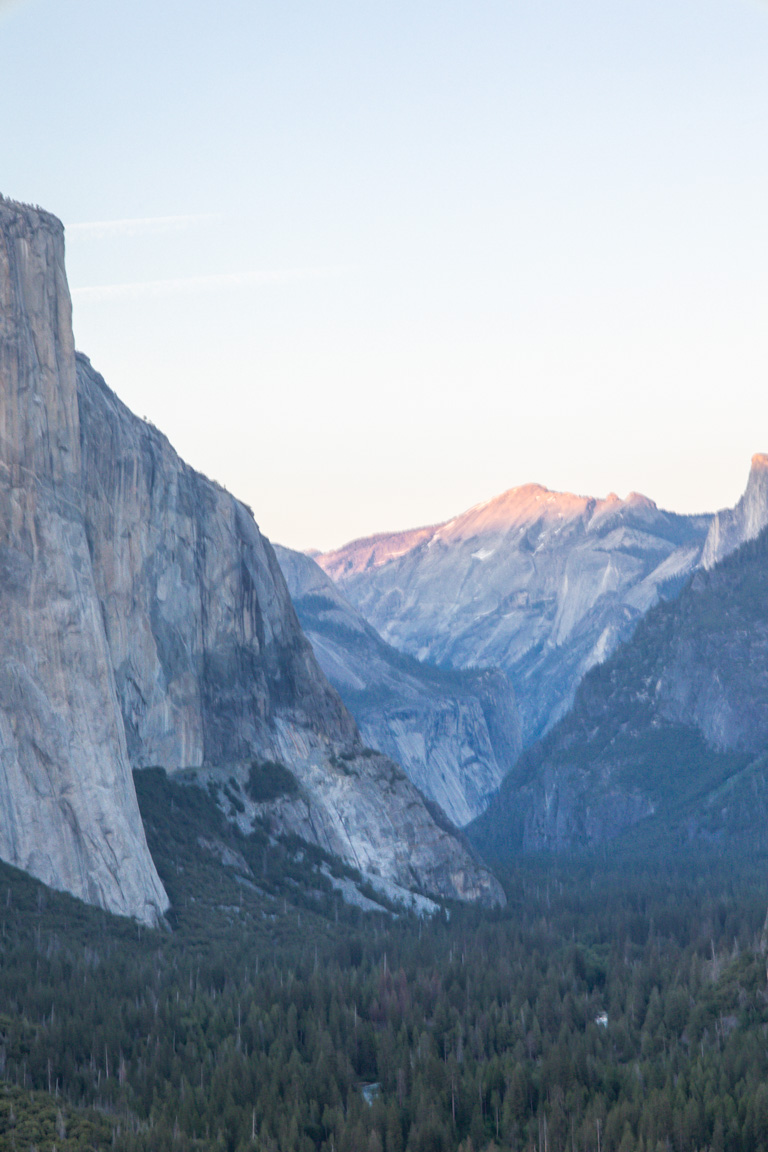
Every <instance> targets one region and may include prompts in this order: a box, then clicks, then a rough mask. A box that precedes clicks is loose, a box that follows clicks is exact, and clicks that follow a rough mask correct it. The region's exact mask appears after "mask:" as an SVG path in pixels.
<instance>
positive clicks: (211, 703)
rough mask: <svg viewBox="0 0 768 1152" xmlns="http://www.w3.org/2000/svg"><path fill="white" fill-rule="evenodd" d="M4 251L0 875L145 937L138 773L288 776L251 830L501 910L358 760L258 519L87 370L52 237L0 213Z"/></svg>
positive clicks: (457, 852) (38, 215)
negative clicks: (135, 925) (302, 842)
mask: <svg viewBox="0 0 768 1152" xmlns="http://www.w3.org/2000/svg"><path fill="white" fill-rule="evenodd" d="M0 245H1V249H0V302H1V303H2V313H1V319H0V323H1V324H2V327H1V328H0V385H1V386H2V411H1V412H0V439H1V442H0V465H1V466H2V475H0V508H1V509H2V515H3V525H2V535H1V538H0V580H2V586H3V593H4V595H3V597H2V603H1V605H0V635H1V637H2V648H1V651H2V660H1V661H0V740H2V748H1V749H0V754H2V757H3V764H4V769H5V771H4V773H3V779H2V781H1V782H0V856H2V857H3V858H4V859H6V860H9V861H10V862H12V863H14V864H18V865H19V866H20V867H22V868H25V869H27V870H28V871H30V872H32V873H33V874H34V875H36V876H39V877H40V878H41V879H43V880H45V881H46V882H47V883H49V884H52V885H54V886H56V887H60V888H64V889H67V890H68V891H71V892H73V893H74V894H75V895H78V896H80V897H82V898H83V899H85V900H89V901H92V902H95V903H99V904H101V905H102V906H103V907H106V908H108V909H110V910H112V911H119V912H124V913H126V914H129V915H133V916H137V917H138V918H140V919H143V920H146V921H153V920H155V919H157V917H158V916H159V915H160V914H161V913H162V911H163V910H164V909H165V908H166V907H167V898H166V896H165V893H164V891H163V889H162V886H161V884H160V882H159V880H158V877H157V875H156V873H155V870H154V866H153V864H152V861H151V859H150V856H149V853H148V850H147V847H146V842H145V839H144V832H143V828H142V825H141V820H140V816H139V811H138V807H137V804H136V797H135V793H134V790H133V782H132V778H131V772H130V769H131V767H132V766H133V767H143V766H147V765H157V766H162V767H165V768H166V769H167V770H168V771H169V772H177V771H184V772H185V774H186V778H189V774H190V770H192V775H193V777H194V778H196V779H198V780H199V781H200V782H203V783H207V782H209V781H211V782H212V781H214V780H218V781H221V780H224V779H227V780H229V779H231V780H233V781H234V782H235V784H236V785H237V783H238V781H239V783H240V784H241V785H242V784H244V783H245V781H246V780H247V777H248V773H249V772H250V771H251V769H252V767H253V764H254V763H263V762H265V761H274V762H279V763H281V764H283V765H286V766H287V768H288V769H290V771H291V773H292V774H293V776H294V778H295V780H296V781H297V787H296V789H295V790H294V791H293V792H292V793H291V795H289V796H285V797H277V798H275V799H274V800H273V801H272V802H270V803H267V804H262V805H260V806H259V810H258V812H255V811H252V812H251V815H257V816H258V817H259V818H260V819H264V820H268V821H269V822H270V825H271V827H272V829H273V831H274V832H276V833H280V832H296V833H298V834H299V835H302V836H304V838H306V839H309V840H311V841H313V842H315V843H318V844H320V845H321V846H322V847H324V848H327V849H328V850H330V851H332V852H335V853H337V854H338V855H340V856H342V857H343V858H344V859H346V860H348V861H349V862H350V863H352V864H354V865H355V866H357V867H360V868H361V869H362V870H363V871H365V872H367V873H370V874H371V875H376V876H380V877H381V878H382V879H384V880H386V881H387V882H389V883H392V884H395V885H399V886H401V887H402V888H406V889H408V888H413V887H415V888H419V889H421V890H424V891H426V892H428V893H430V894H433V895H438V896H445V897H451V898H456V899H471V900H480V901H483V902H487V903H491V904H493V903H497V902H503V894H502V893H501V889H500V888H499V886H498V884H497V883H496V881H495V880H494V879H493V877H492V876H490V874H489V873H488V872H487V870H486V869H485V868H483V866H482V865H480V864H479V863H477V862H476V861H475V860H474V859H473V858H472V856H471V854H469V853H468V851H467V849H466V847H465V846H464V845H463V844H462V843H461V842H460V841H459V840H458V839H457V838H456V836H455V835H453V834H452V832H451V831H450V829H448V828H445V827H441V826H439V824H438V823H436V822H435V819H434V818H433V816H432V814H431V813H430V811H429V809H428V807H427V805H426V803H425V801H424V799H423V797H422V796H421V795H420V793H419V792H418V791H417V790H416V789H415V788H414V787H413V785H412V784H411V783H410V782H409V781H408V780H407V779H406V778H405V777H404V776H403V775H402V773H401V772H400V770H399V769H398V768H397V767H396V766H395V765H393V764H391V763H390V762H389V761H388V760H387V759H386V758H385V757H383V756H377V755H375V754H372V755H369V754H367V753H366V750H365V748H364V746H363V744H362V741H361V739H360V736H359V733H358V731H357V728H356V726H355V723H354V721H353V719H352V717H351V716H350V715H349V713H348V712H347V710H346V709H345V707H344V705H343V704H342V702H341V700H340V699H339V697H338V695H337V694H336V692H335V691H334V690H333V689H332V688H331V686H330V685H329V684H328V682H327V681H326V679H325V677H324V675H323V673H322V671H321V670H320V668H319V666H318V665H317V662H316V661H315V658H314V656H313V653H312V649H311V647H310V645H309V643H308V641H307V640H306V638H305V637H304V635H303V634H302V631H301V628H300V625H299V622H298V619H297V617H296V614H295V612H294V610H293V607H292V604H291V600H290V596H289V593H288V590H287V588H286V585H285V581H284V579H283V576H282V573H281V571H280V567H279V565H278V563H277V560H276V559H275V555H274V553H273V551H272V548H271V546H270V544H269V542H268V541H267V540H266V539H265V538H264V537H262V535H261V533H260V532H259V529H258V527H257V525H256V523H255V521H254V519H253V516H252V515H251V513H250V511H249V510H248V509H247V508H246V507H245V506H244V505H243V504H241V503H239V502H238V501H237V500H235V499H234V498H233V497H231V496H230V495H229V494H228V493H226V492H225V491H224V490H223V489H221V488H220V487H218V486H217V485H215V484H214V483H212V482H211V481H209V480H207V479H206V478H205V477H203V476H201V475H200V474H198V473H196V472H195V471H194V470H193V469H191V468H189V467H188V466H187V465H185V464H184V463H183V462H182V461H181V460H180V459H179V458H178V456H177V455H176V453H175V452H174V451H173V449H172V448H171V446H170V444H169V443H168V441H167V440H166V438H165V437H164V436H162V435H161V434H160V433H159V432H158V431H157V430H156V429H154V428H153V427H152V426H151V425H149V424H147V423H146V422H144V421H141V420H139V419H138V418H137V417H135V416H134V415H133V414H132V413H131V412H130V411H129V410H128V409H127V408H126V407H125V405H123V404H121V402H120V401H119V400H118V399H117V397H116V396H115V395H114V394H113V393H112V392H111V391H110V390H109V388H108V387H107V386H106V384H105V383H104V381H103V380H102V379H101V377H100V376H99V375H98V374H97V373H96V372H94V370H93V369H92V368H91V366H90V363H89V362H88V360H87V359H86V358H85V357H78V358H77V359H76V357H75V352H74V346H73V339H72V330H71V312H70V304H69V295H68V291H67V287H66V278H65V273H64V248H63V230H62V227H61V225H60V224H59V222H58V221H56V220H55V219H54V218H53V217H51V216H49V215H47V214H46V213H42V212H39V211H36V210H33V209H28V208H24V207H22V206H20V205H16V204H9V203H7V202H4V203H3V204H2V206H1V207H0ZM339 766H341V767H339ZM243 807H244V806H243ZM253 807H254V806H253V805H252V806H251V808H252V809H253ZM231 815H232V816H233V818H237V819H238V820H240V821H241V822H242V820H241V817H242V812H237V811H234V812H233V813H231Z"/></svg>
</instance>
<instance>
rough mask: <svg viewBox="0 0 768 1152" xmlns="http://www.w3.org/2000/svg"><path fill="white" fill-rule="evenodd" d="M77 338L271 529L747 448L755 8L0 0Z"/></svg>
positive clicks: (695, 463) (754, 276)
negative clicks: (62, 256)
mask: <svg viewBox="0 0 768 1152" xmlns="http://www.w3.org/2000/svg"><path fill="white" fill-rule="evenodd" d="M0 91H1V92H2V100H3V109H4V115H3V117H2V122H1V123H0V191H1V192H2V193H3V194H5V195H6V196H10V197H13V198H14V199H18V200H24V201H27V202H31V203H37V204H41V205H42V206H43V207H45V208H47V209H49V210H50V211H52V212H54V213H55V214H56V215H57V216H59V217H60V218H61V219H62V220H63V221H64V224H65V227H66V237H67V264H68V272H69V281H70V287H71V290H72V295H73V302H74V322H75V336H76V342H77V346H78V348H79V349H80V350H82V351H83V352H85V353H87V354H88V355H89V356H90V358H91V360H92V362H93V364H94V366H95V367H96V368H97V369H98V370H99V371H100V372H101V373H102V374H103V375H104V377H105V378H106V380H107V382H108V383H109V384H110V385H111V387H113V388H114V389H115V391H116V392H117V393H118V394H119V395H120V396H121V398H122V399H123V400H125V402H126V403H127V404H129V405H130V407H131V408H132V409H133V410H134V411H135V412H137V413H138V414H139V415H141V416H147V417H148V418H149V419H151V420H152V421H153V422H154V423H155V424H156V425H157V426H158V427H159V428H161V429H162V430H163V431H164V432H165V433H166V434H167V435H168V436H169V438H170V440H171V442H172V443H173V444H174V446H175V447H176V448H177V450H178V451H179V452H180V454H181V455H182V456H183V457H184V458H185V459H186V460H188V461H189V462H190V463H191V464H193V465H194V466H195V467H196V468H199V469H200V470H201V471H203V472H205V473H207V474H208V475H210V476H212V477H213V478H215V479H216V480H218V481H219V482H220V483H222V484H224V485H225V486H226V487H227V488H228V489H229V490H230V491H231V492H233V493H234V494H235V495H237V496H239V497H240V498H242V499H243V500H245V501H246V502H247V503H248V504H250V505H251V507H252V508H253V510H254V513H255V515H256V519H257V521H258V522H259V525H260V527H261V528H262V530H263V531H265V532H266V533H267V535H269V536H270V537H271V538H272V539H274V540H276V541H279V542H281V543H283V544H286V545H289V546H292V547H297V548H310V547H316V548H323V549H325V548H331V547H334V546H337V545H340V544H342V543H344V542H345V541H347V540H349V539H352V538H354V537H357V536H361V535H367V534H370V533H373V532H377V531H389V530H396V529H401V528H407V527H413V526H416V525H421V524H429V523H435V522H438V521H441V520H445V519H448V518H450V517H452V516H453V515H455V514H458V513H460V512H461V511H463V510H464V509H466V508H468V507H469V506H471V505H473V504H475V503H478V502H480V501H482V500H486V499H488V498H490V497H492V496H494V495H495V494H497V493H500V492H502V491H504V490H506V489H508V488H511V487H515V486H517V485H520V484H524V483H528V482H538V483H541V484H544V485H546V486H547V487H549V488H552V489H558V490H566V491H573V492H577V493H580V494H592V495H595V496H603V495H606V494H607V493H608V492H609V491H615V492H618V493H619V495H626V494H627V493H628V492H630V491H633V490H634V491H640V492H643V493H644V494H645V495H647V496H650V497H651V498H652V499H654V500H656V502H657V503H658V504H659V505H661V506H663V507H666V508H671V509H674V510H678V511H684V512H694V511H706V510H713V509H715V508H719V507H724V506H727V505H730V504H733V503H734V502H735V501H736V500H737V499H738V497H739V495H740V493H741V492H742V490H743V488H744V486H745V483H746V478H747V473H748V468H749V459H750V457H751V455H752V454H753V453H754V452H758V451H768V323H767V322H766V320H767V318H768V211H767V210H766V205H768V3H765V2H759V3H758V0H622V2H621V3H620V4H617V3H616V0H580V3H578V4H574V3H573V0H504V2H501V0H462V2H457V0H416V2H414V0H408V2H407V3H406V2H401V0H320V2H318V0H280V3H276V2H274V0H273V2H272V3H265V2H262V0H219V2H218V3H217V4H215V5H213V4H211V3H210V0H208V2H206V3H203V2H202V0H183V2H182V0H131V3H130V4H128V3H126V2H124V0H110V3H108V4H105V3H104V2H103V0H67V2H66V3H62V2H61V0H0Z"/></svg>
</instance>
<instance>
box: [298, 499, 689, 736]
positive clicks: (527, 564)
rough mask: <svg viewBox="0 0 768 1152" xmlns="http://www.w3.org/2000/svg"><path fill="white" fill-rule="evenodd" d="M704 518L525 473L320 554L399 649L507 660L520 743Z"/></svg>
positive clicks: (640, 606) (665, 577) (463, 662)
mask: <svg viewBox="0 0 768 1152" xmlns="http://www.w3.org/2000/svg"><path fill="white" fill-rule="evenodd" d="M708 526H709V518H708V517H703V516H702V517H686V516H676V515H673V514H671V513H668V512H663V511H661V510H660V509H658V508H657V507H656V505H655V504H653V502H652V501H650V500H647V499H645V498H644V497H642V496H638V495H636V494H633V495H631V496H629V497H628V498H627V499H626V500H619V499H618V497H616V496H609V497H608V498H607V499H606V500H593V499H589V498H587V497H581V496H572V495H569V494H567V493H557V492H549V491H547V489H546V488H541V487H540V486H539V485H536V484H529V485H526V486H525V487H523V488H516V489H512V490H511V491H510V492H506V493H504V494H503V495H502V496H499V497H498V498H497V499H495V500H491V501H489V502H488V503H487V504H482V505H479V506H478V507H477V508H472V509H470V510H469V512H466V513H464V515H462V516H459V517H457V518H456V519H454V520H451V521H449V522H448V523H447V524H442V525H438V526H436V527H434V528H429V529H421V530H419V531H416V532H405V533H395V534H393V535H391V536H379V537H373V538H371V539H369V540H360V541H355V542H353V543H352V544H348V545H347V546H345V547H344V548H341V549H339V550H338V551H336V552H330V553H327V554H325V555H322V556H319V557H317V560H318V563H319V564H320V565H321V567H322V568H323V569H324V570H325V571H326V572H327V573H328V574H329V575H331V576H332V577H333V579H334V580H336V581H337V582H338V584H339V586H340V587H341V588H342V590H343V592H344V594H345V595H346V596H347V597H348V598H349V599H350V600H351V601H352V603H353V604H354V605H355V606H356V607H357V608H358V609H359V610H360V612H361V613H362V614H363V616H364V617H365V618H366V619H367V620H369V621H370V623H371V624H372V625H373V626H374V627H375V628H376V630H377V631H378V632H379V633H380V634H381V636H382V637H383V638H384V639H385V640H386V641H388V642H389V643H391V644H393V645H394V646H395V647H396V648H400V649H401V650H403V651H405V652H408V653H409V654H411V655H414V656H416V657H417V658H419V659H422V660H429V661H432V662H434V663H437V664H439V665H441V666H443V665H444V664H446V663H448V664H450V665H451V666H452V667H455V668H466V667H488V666H496V667H499V668H501V669H503V671H504V672H506V674H507V675H508V676H509V679H510V680H511V682H512V685H513V688H514V691H515V696H516V699H517V704H518V708H519V710H520V716H521V721H522V731H523V742H524V743H525V744H530V743H532V742H533V741H534V740H535V739H537V738H538V737H539V736H540V735H541V734H542V733H543V732H545V731H546V730H547V729H548V728H549V727H551V726H552V724H553V723H555V721H556V720H557V719H558V718H559V717H561V716H562V715H564V713H565V712H566V711H567V709H568V708H569V707H570V704H571V703H572V700H573V696H574V693H575V690H576V687H577V685H578V684H579V682H580V680H581V679H582V677H583V676H584V674H585V672H586V671H587V670H588V669H589V668H591V667H592V666H593V665H595V664H597V663H599V662H600V661H602V660H604V659H605V658H606V656H607V655H608V654H609V653H610V652H612V651H613V650H614V649H615V648H616V646H617V645H618V644H619V643H620V642H621V641H622V640H624V639H626V638H627V637H628V636H629V635H631V633H632V630H633V629H634V627H635V625H636V624H637V621H638V620H639V619H640V618H641V617H642V616H643V615H644V613H645V612H647V610H648V608H649V607H650V606H651V605H652V604H654V603H655V602H656V600H657V599H658V596H659V594H660V591H663V590H664V589H665V588H668V587H673V586H674V587H677V586H679V584H680V583H682V582H683V581H684V579H685V577H686V576H687V575H688V574H689V573H690V572H691V571H693V570H694V569H695V567H696V565H697V564H698V562H699V557H700V554H701V548H702V544H703V542H704V538H705V536H706V533H707V528H708Z"/></svg>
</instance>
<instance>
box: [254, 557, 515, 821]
mask: <svg viewBox="0 0 768 1152" xmlns="http://www.w3.org/2000/svg"><path fill="white" fill-rule="evenodd" d="M275 551H276V554H277V558H278V560H279V562H280V566H281V568H282V570H283V573H284V575H285V578H286V581H287V584H288V588H289V591H290V593H291V597H292V599H293V603H294V607H295V608H296V612H297V614H298V617H299V620H300V622H301V626H302V628H303V630H304V633H305V635H306V636H307V638H308V639H309V641H310V643H311V644H312V647H313V649H314V652H315V656H316V657H317V660H318V662H319V664H320V666H321V668H322V669H323V671H324V672H325V674H326V676H327V677H328V679H329V680H330V682H331V683H332V684H333V686H334V687H335V688H336V689H337V691H338V692H339V694H340V695H341V697H342V699H343V700H344V703H345V704H346V705H347V707H348V708H349V710H350V712H351V713H352V715H353V716H354V717H355V720H356V721H357V724H358V727H359V729H360V732H361V734H362V736H363V739H364V740H365V742H366V743H367V744H368V745H369V746H370V747H372V748H377V749H378V750H379V751H380V752H383V753H385V754H386V755H387V756H390V757H391V758H392V759H393V760H395V761H397V763H398V764H400V765H401V766H402V767H403V768H404V770H405V772H406V774H407V775H408V777H409V778H410V779H411V780H412V781H413V782H414V783H415V784H416V785H417V787H418V788H419V789H420V790H421V791H422V792H424V794H425V795H426V796H428V797H430V799H432V800H434V801H435V802H436V803H438V804H439V805H440V807H441V808H442V809H443V811H444V812H445V813H446V815H447V816H448V817H449V818H450V819H451V820H452V821H453V823H454V824H457V825H459V826H462V825H464V824H467V823H468V822H469V821H470V820H472V819H473V818H474V817H476V816H478V815H479V814H480V813H481V812H482V811H483V809H484V808H485V807H486V806H487V804H488V802H489V800H490V798H491V796H492V795H493V794H494V793H495V792H496V790H497V789H498V787H499V784H500V783H501V780H502V778H503V777H504V775H505V774H506V772H507V771H509V769H510V768H511V767H512V764H513V763H514V762H515V760H516V759H517V757H518V755H519V753H520V746H521V742H520V722H519V719H518V716H517V709H516V706H515V700H514V693H513V692H512V687H511V685H510V683H509V681H508V680H507V678H506V676H505V675H504V673H503V672H499V671H498V670H497V669H484V670H482V671H479V672H474V671H452V670H442V669H439V668H435V667H433V666H430V665H428V664H421V663H419V662H418V661H417V660H414V659H413V657H410V656H406V655H404V654H403V653H401V652H398V651H397V650H396V649H394V648H392V647H391V645H389V644H387V643H385V641H384V640H382V638H381V637H380V636H379V635H378V633H377V632H376V631H375V629H374V628H372V627H371V625H370V624H368V623H367V621H366V620H364V619H363V617H362V616H361V614H360V613H359V612H358V611H357V610H356V609H355V608H354V607H353V606H352V604H350V602H349V601H348V600H347V599H346V598H345V597H344V595H343V594H342V592H341V590H340V589H339V587H338V586H337V585H336V584H334V583H333V581H332V580H331V579H330V577H328V576H327V575H326V574H325V572H323V570H322V569H321V568H320V567H319V566H318V565H317V564H315V562H314V561H313V560H311V559H310V558H309V557H308V556H305V555H304V554H303V553H300V552H293V551H291V549H289V548H281V547H279V546H278V547H276V548H275Z"/></svg>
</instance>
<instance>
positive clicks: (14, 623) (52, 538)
mask: <svg viewBox="0 0 768 1152" xmlns="http://www.w3.org/2000/svg"><path fill="white" fill-rule="evenodd" d="M79 481H80V439H79V421H78V407H77V391H76V381H75V353H74V347H73V340H72V329H71V307H70V300H69V293H68V290H67V284H66V277H65V273H64V240H63V230H62V228H61V225H60V224H59V223H58V221H56V220H55V219H54V218H53V217H51V216H48V215H47V214H45V213H43V212H36V211H33V210H30V209H21V208H19V206H17V205H14V204H10V203H8V202H4V201H3V202H0V758H1V759H2V773H1V774H0V856H2V857H3V859H5V860H7V861H9V862H10V863H12V864H15V865H17V866H18V867H20V868H24V869H25V870H26V871H28V872H31V873H32V874H33V875H34V876H37V877H39V878H40V879H41V880H44V881H45V882H46V883H47V884H50V885H51V886H52V887H55V888H61V889H66V890H67V891H70V892H72V893H74V894H75V895H77V896H80V897H81V898H82V899H84V900H88V901H90V902H91V903H96V904H100V905H102V906H103V907H106V908H109V909H111V910H113V911H116V912H121V913H124V914H126V915H131V916H135V917H137V918H138V919H141V920H144V921H147V922H153V921H155V920H156V919H157V917H158V915H159V914H160V913H162V911H163V910H164V909H165V908H166V907H167V905H168V901H167V897H166V895H165V892H164V891H163V888H162V885H161V883H160V880H159V879H158V876H157V874H156V872H155V868H154V865H153V863H152V860H151V858H150V855H149V851H148V849H147V845H146V841H145V838H144V829H143V827H142V824H141V818H140V816H139V810H138V806H137V803H136V796H135V793H134V788H133V780H132V777H131V771H130V763H129V759H128V754H127V749H126V743H125V735H124V731H123V724H122V719H121V716H120V710H119V707H118V702H117V696H116V692H115V682H114V678H113V675H112V668H111V664H110V659H109V650H108V647H107V644H106V638H105V635H104V629H103V625H102V618H101V609H100V606H99V601H98V598H97V595H96V590H95V587H94V582H93V573H92V568H91V564H90V556H89V551H88V541H87V538H86V532H85V524H84V519H83V512H82V501H81V494H80V488H79Z"/></svg>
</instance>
